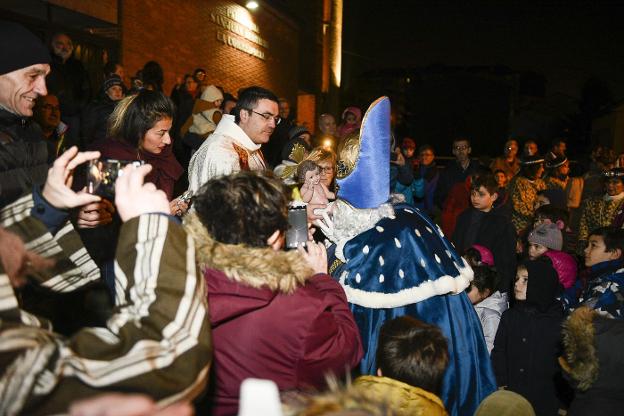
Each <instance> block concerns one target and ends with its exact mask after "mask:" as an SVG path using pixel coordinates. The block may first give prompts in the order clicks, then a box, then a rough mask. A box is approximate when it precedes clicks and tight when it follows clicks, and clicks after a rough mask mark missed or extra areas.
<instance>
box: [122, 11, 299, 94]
mask: <svg viewBox="0 0 624 416" xmlns="http://www.w3.org/2000/svg"><path fill="white" fill-rule="evenodd" d="M120 7H121V19H120V22H119V23H120V25H121V49H122V53H121V60H122V63H123V65H124V66H125V68H126V73H127V74H129V75H130V74H134V73H135V72H136V71H137V70H138V69H140V68H141V67H142V66H143V65H144V64H145V62H147V61H150V60H156V61H158V62H159V63H160V64H161V65H162V67H163V70H164V73H165V85H164V88H165V91H166V92H167V93H168V92H169V91H171V88H172V87H173V85H174V83H175V80H176V78H177V77H182V76H183V75H184V74H185V73H191V72H192V71H193V70H194V69H195V68H197V67H202V68H204V69H206V71H207V75H208V81H209V82H210V83H214V84H216V85H220V86H222V87H223V88H224V89H225V91H227V92H231V93H234V94H235V95H236V93H237V91H238V90H239V89H240V88H244V87H246V86H250V85H254V84H255V85H260V86H264V87H266V88H269V89H271V90H272V91H274V92H275V93H276V94H277V95H279V96H283V97H286V98H288V99H289V100H290V101H291V103H295V102H296V96H297V84H298V82H297V81H298V80H297V78H298V64H297V63H298V62H299V57H298V29H297V27H296V26H295V25H294V24H293V23H292V22H290V21H289V20H288V18H286V17H284V16H281V15H280V14H279V13H277V12H275V11H273V10H271V9H268V8H266V7H260V8H259V9H257V10H255V11H253V12H250V11H248V10H247V9H246V8H244V7H242V6H240V5H239V4H238V3H235V2H233V1H226V0H205V1H176V2H164V1H157V0H143V1H136V0H130V1H123V2H122V3H121V4H120ZM215 19H216V20H217V22H215V21H214V20H215ZM245 19H249V20H250V21H251V22H252V23H253V24H255V25H256V26H255V27H254V26H253V24H252V25H248V26H250V27H252V28H253V29H249V28H247V26H245V25H244V24H242V23H240V21H244V20H245ZM237 20H239V21H238V22H237ZM223 25H226V26H228V28H233V29H234V31H238V32H244V33H245V34H246V35H247V37H255V36H258V37H259V38H260V39H262V40H264V41H266V42H267V44H262V45H259V44H257V43H255V42H253V41H250V40H248V39H245V37H243V36H241V35H240V34H238V33H234V31H232V30H228V28H224V27H223ZM254 30H257V32H255V31H254ZM218 37H219V38H221V39H223V38H224V37H227V38H228V39H229V41H230V42H235V43H236V44H237V45H239V46H242V47H243V48H253V50H255V51H256V52H258V53H259V54H263V55H264V59H261V58H258V57H256V56H252V55H250V54H249V53H247V52H244V51H242V50H239V49H237V48H235V47H232V46H229V45H226V44H224V43H223V42H222V41H220V40H219V39H218ZM262 40H259V42H261V43H262Z"/></svg>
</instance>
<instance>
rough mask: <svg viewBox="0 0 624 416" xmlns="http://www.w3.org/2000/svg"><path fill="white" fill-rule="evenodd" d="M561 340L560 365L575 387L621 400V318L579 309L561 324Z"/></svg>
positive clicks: (623, 339)
mask: <svg viewBox="0 0 624 416" xmlns="http://www.w3.org/2000/svg"><path fill="white" fill-rule="evenodd" d="M563 342H564V347H565V360H564V361H565V362H564V363H562V366H563V367H564V369H565V370H566V371H568V372H569V373H570V376H571V377H572V378H573V379H574V380H575V381H576V382H577V383H578V385H577V387H578V389H579V390H588V389H592V391H595V392H597V391H599V392H601V393H600V394H605V395H608V396H610V397H611V398H613V397H617V398H618V400H620V401H621V398H622V397H624V396H622V395H623V394H624V388H623V387H622V382H621V379H622V374H624V349H622V345H624V320H622V319H610V318H605V317H604V316H601V315H600V314H599V313H598V312H597V311H596V310H594V309H590V308H588V307H581V308H578V309H577V310H575V311H574V312H573V313H572V315H570V319H568V320H567V321H566V322H565V324H564V327H563ZM599 413H600V412H598V413H596V414H599Z"/></svg>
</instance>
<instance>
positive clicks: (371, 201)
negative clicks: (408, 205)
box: [337, 97, 390, 208]
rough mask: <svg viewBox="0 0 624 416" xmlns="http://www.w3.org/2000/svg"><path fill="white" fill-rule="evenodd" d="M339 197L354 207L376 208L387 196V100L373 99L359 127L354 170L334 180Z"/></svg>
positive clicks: (388, 181)
mask: <svg viewBox="0 0 624 416" xmlns="http://www.w3.org/2000/svg"><path fill="white" fill-rule="evenodd" d="M337 183H338V198H341V199H344V200H346V201H347V202H349V203H350V204H351V205H352V206H353V207H355V208H377V207H378V206H379V205H381V204H383V203H384V202H387V201H388V199H389V198H390V99H389V98H388V97H380V98H378V99H377V100H375V101H374V102H373V103H372V104H371V105H370V107H368V110H367V111H366V114H365V115H364V119H363V121H362V127H361V128H360V151H359V154H358V156H357V160H356V161H355V166H353V170H352V171H351V172H350V173H349V174H348V175H347V176H345V177H344V178H340V179H338V180H337Z"/></svg>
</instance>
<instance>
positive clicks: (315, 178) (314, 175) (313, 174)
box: [305, 168, 321, 185]
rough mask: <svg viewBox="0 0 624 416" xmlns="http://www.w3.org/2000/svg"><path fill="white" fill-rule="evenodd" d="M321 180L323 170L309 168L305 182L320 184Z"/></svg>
mask: <svg viewBox="0 0 624 416" xmlns="http://www.w3.org/2000/svg"><path fill="white" fill-rule="evenodd" d="M320 180H321V172H320V171H319V169H318V168H317V169H313V170H309V171H307V172H306V174H305V183H308V184H311V185H318V184H319V182H320Z"/></svg>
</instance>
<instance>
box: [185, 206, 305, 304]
mask: <svg viewBox="0 0 624 416" xmlns="http://www.w3.org/2000/svg"><path fill="white" fill-rule="evenodd" d="M184 226H185V228H186V230H187V232H188V233H189V234H190V235H191V236H192V237H193V240H194V241H195V250H196V253H197V254H196V256H197V261H198V262H199V265H200V267H201V269H202V271H204V272H205V271H206V269H214V270H219V271H221V272H223V273H224V274H225V275H226V276H227V277H228V278H229V279H230V280H231V281H233V282H236V283H238V284H241V285H244V286H247V287H251V288H255V289H269V290H271V291H272V292H281V293H286V294H289V293H292V292H294V291H295V290H296V289H297V288H298V287H300V286H303V285H304V284H305V282H306V280H307V279H308V278H309V277H311V276H312V275H313V271H312V269H311V268H310V267H309V266H308V265H307V263H306V261H305V260H304V259H303V258H302V257H301V255H300V254H299V253H298V252H297V251H294V250H293V251H275V250H273V249H271V248H269V247H267V248H256V247H248V246H245V245H243V244H224V243H220V242H218V241H216V240H214V239H213V238H212V237H211V236H210V234H208V231H207V230H206V228H205V227H204V226H203V224H202V223H201V221H200V220H199V218H198V217H197V214H195V213H190V214H189V215H187V216H186V217H185V220H184Z"/></svg>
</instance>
